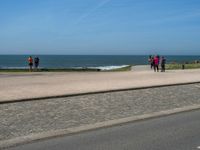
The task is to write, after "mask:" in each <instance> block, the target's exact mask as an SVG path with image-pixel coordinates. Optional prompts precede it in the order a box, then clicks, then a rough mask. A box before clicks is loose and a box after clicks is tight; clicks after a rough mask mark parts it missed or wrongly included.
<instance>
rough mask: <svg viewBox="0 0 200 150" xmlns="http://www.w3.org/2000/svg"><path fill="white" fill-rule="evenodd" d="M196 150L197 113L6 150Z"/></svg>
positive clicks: (199, 118) (199, 133)
mask: <svg viewBox="0 0 200 150" xmlns="http://www.w3.org/2000/svg"><path fill="white" fill-rule="evenodd" d="M199 146H200V110H197V111H192V112H185V113H180V114H176V115H171V116H167V117H161V118H154V119H149V120H144V121H139V122H133V123H128V124H124V125H121V126H115V127H111V128H105V129H99V130H96V131H90V132H84V133H80V134H76V135H71V136H65V137H59V138H54V139H49V140H42V141H39V142H34V143H30V144H27V145H21V146H18V147H15V148H11V149H9V150H196V149H200V147H199ZM198 147H199V148H198Z"/></svg>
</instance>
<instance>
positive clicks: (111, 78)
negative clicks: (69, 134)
mask: <svg viewBox="0 0 200 150" xmlns="http://www.w3.org/2000/svg"><path fill="white" fill-rule="evenodd" d="M143 68H144V69H143ZM189 82H200V69H196V70H179V71H167V72H165V73H161V72H158V73H154V72H153V71H152V70H146V69H145V66H144V67H135V68H133V70H132V71H129V72H63V73H52V72H49V73H48V72H47V73H39V72H38V73H0V95H1V96H0V102H6V101H13V100H14V101H15V100H16V101H17V100H22V99H32V98H41V97H51V96H62V95H73V94H80V93H90V92H101V91H110V90H119V89H129V88H131V89H133V88H140V87H151V86H159V85H169V84H179V83H189Z"/></svg>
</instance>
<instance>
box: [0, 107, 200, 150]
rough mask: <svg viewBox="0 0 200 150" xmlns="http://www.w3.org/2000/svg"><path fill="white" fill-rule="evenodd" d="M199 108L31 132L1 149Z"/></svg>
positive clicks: (2, 144)
mask: <svg viewBox="0 0 200 150" xmlns="http://www.w3.org/2000/svg"><path fill="white" fill-rule="evenodd" d="M198 109H200V105H193V106H186V107H182V108H175V109H172V110H166V111H160V112H154V113H151V114H144V115H139V116H134V117H127V118H122V119H116V120H110V121H105V122H99V123H95V124H88V125H84V126H80V127H74V128H67V129H61V130H51V131H48V132H42V133H37V134H31V135H28V136H22V137H17V138H14V139H10V140H4V141H0V149H6V148H9V147H13V146H18V145H21V144H27V143H30V142H34V141H35V142H36V141H39V140H45V139H50V138H55V137H60V136H69V135H73V134H77V133H81V132H86V131H92V130H95V129H101V128H108V127H111V126H118V125H122V124H126V123H131V122H135V121H142V120H145V119H152V118H157V117H163V116H169V115H172V114H177V113H181V112H188V111H192V110H198Z"/></svg>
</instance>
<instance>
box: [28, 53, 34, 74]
mask: <svg viewBox="0 0 200 150" xmlns="http://www.w3.org/2000/svg"><path fill="white" fill-rule="evenodd" d="M28 65H29V71H30V72H31V71H32V70H33V69H32V68H33V58H32V57H31V56H29V58H28Z"/></svg>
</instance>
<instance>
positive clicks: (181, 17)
mask: <svg viewBox="0 0 200 150" xmlns="http://www.w3.org/2000/svg"><path fill="white" fill-rule="evenodd" d="M196 17H200V11H193V12H187V13H182V14H177V15H172V16H168V17H165V18H162V19H156V20H151V21H149V23H151V24H162V23H167V22H177V21H187V20H189V19H191V18H196Z"/></svg>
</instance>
